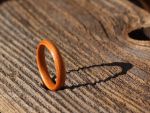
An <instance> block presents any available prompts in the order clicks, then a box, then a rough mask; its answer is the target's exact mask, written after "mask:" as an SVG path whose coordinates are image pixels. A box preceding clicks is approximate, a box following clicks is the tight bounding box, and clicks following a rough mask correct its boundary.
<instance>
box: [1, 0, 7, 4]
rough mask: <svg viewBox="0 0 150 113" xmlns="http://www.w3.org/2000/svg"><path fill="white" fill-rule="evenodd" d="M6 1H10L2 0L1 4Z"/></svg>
mask: <svg viewBox="0 0 150 113" xmlns="http://www.w3.org/2000/svg"><path fill="white" fill-rule="evenodd" d="M6 1H8V0H0V4H2V3H4V2H6Z"/></svg>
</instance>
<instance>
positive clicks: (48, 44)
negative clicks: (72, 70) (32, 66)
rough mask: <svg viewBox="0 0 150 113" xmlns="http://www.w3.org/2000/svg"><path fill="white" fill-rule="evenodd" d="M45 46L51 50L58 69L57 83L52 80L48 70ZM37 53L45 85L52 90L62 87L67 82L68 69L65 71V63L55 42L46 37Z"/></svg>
mask: <svg viewBox="0 0 150 113" xmlns="http://www.w3.org/2000/svg"><path fill="white" fill-rule="evenodd" d="M45 47H46V48H47V49H48V50H49V51H50V53H51V54H52V57H53V59H54V64H55V69H56V83H54V82H53V81H52V79H51V78H50V76H49V74H48V70H47V66H46V62H45V53H44V49H45ZM36 54H37V56H36V60H37V65H38V69H39V72H40V75H41V77H42V80H43V82H44V84H45V86H46V87H47V88H48V89H50V90H52V91H56V90H58V89H60V88H61V87H62V86H63V85H64V83H65V75H66V71H65V65H64V62H63V59H62V57H61V55H60V52H59V50H58V49H57V47H56V46H55V44H54V43H53V42H51V41H48V40H46V39H44V40H42V41H41V42H40V43H39V44H38V46H37V51H36Z"/></svg>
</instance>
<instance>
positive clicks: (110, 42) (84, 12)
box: [0, 0, 150, 113]
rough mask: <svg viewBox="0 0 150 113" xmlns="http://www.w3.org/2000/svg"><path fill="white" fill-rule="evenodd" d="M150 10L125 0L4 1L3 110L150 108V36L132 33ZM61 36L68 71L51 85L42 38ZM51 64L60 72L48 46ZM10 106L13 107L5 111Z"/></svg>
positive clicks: (0, 7)
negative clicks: (46, 80) (39, 59)
mask: <svg viewBox="0 0 150 113" xmlns="http://www.w3.org/2000/svg"><path fill="white" fill-rule="evenodd" d="M149 20H150V14H149V13H148V12H146V11H145V10H143V9H140V8H139V7H137V6H136V5H134V4H132V3H131V2H129V1H126V0H122V1H121V0H113V1H112V0H107V1H106V0H63V1H62V0H38V1H36V0H20V1H19V0H12V1H7V2H3V3H2V4H0V94H1V96H0V105H1V107H0V112H2V113H7V112H8V111H10V112H32V113H34V112H41V113H47V112H65V113H69V112H84V113H85V112H91V113H93V112H135V113H141V112H142V113H148V112H149V111H150V107H149V106H150V41H149V40H136V39H132V38H131V37H129V36H128V33H129V32H131V31H133V30H135V29H138V28H141V27H147V26H149V25H150V24H149V23H150V21H149ZM44 38H48V39H50V40H52V41H53V42H55V43H56V45H57V46H58V48H59V50H60V52H61V53H62V56H63V59H64V61H65V64H66V71H67V79H66V84H65V86H64V88H62V89H61V90H59V91H57V92H52V91H50V90H46V89H45V88H44V87H43V86H42V81H41V78H40V75H39V72H38V69H37V66H36V59H35V58H36V53H35V52H36V46H37V44H38V43H39V42H40V41H41V40H42V39H44ZM46 60H47V62H48V67H49V69H50V70H49V71H50V72H55V69H54V66H53V61H52V58H51V55H50V54H49V53H48V52H46ZM7 110H8V111H7Z"/></svg>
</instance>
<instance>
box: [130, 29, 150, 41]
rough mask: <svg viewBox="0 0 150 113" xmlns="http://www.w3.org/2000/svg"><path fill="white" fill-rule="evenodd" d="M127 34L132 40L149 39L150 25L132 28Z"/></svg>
mask: <svg viewBox="0 0 150 113" xmlns="http://www.w3.org/2000/svg"><path fill="white" fill-rule="evenodd" d="M128 35H129V37H130V38H132V39H134V40H140V41H149V40H150V27H147V28H140V29H136V30H133V31H131V32H130V33H129V34H128Z"/></svg>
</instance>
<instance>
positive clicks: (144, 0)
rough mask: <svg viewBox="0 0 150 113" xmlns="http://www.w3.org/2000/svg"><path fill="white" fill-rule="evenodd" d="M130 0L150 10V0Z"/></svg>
mask: <svg viewBox="0 0 150 113" xmlns="http://www.w3.org/2000/svg"><path fill="white" fill-rule="evenodd" d="M129 1H130V2H131V3H133V4H135V5H137V6H138V7H140V8H142V9H145V10H147V11H149V12H150V0H129Z"/></svg>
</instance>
